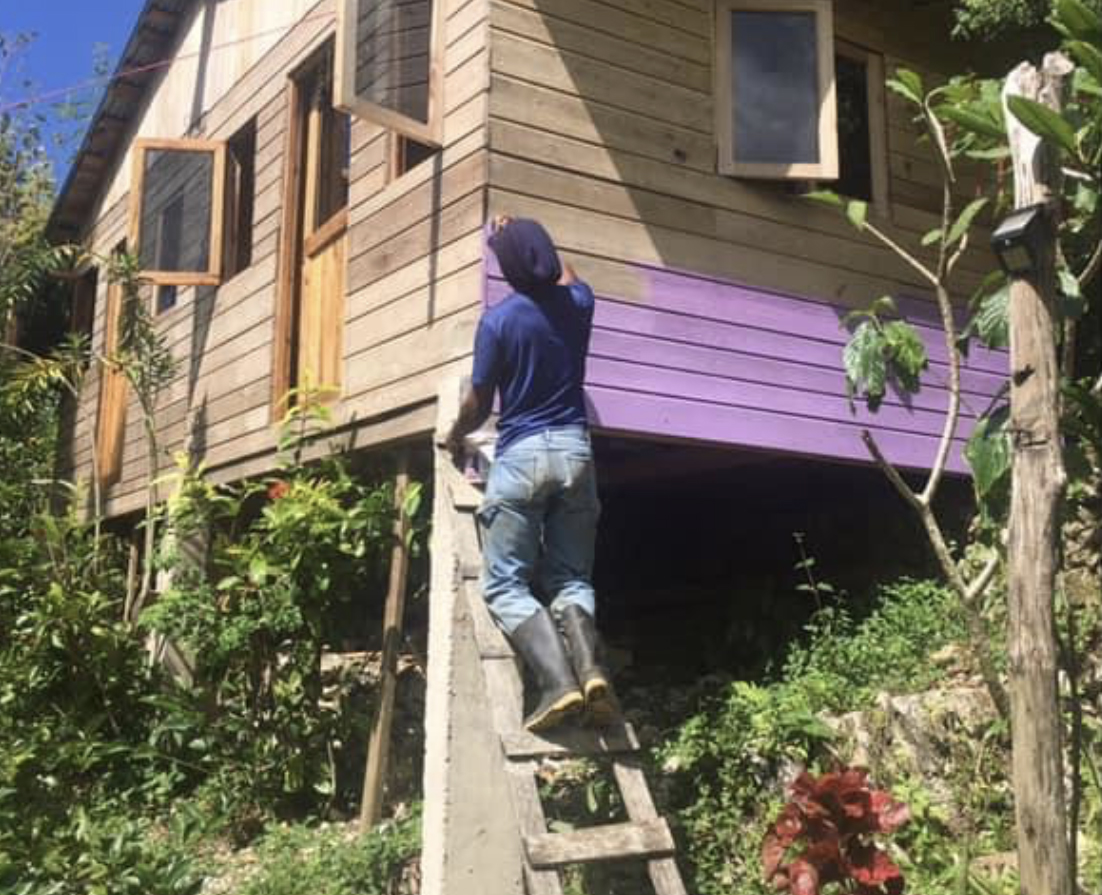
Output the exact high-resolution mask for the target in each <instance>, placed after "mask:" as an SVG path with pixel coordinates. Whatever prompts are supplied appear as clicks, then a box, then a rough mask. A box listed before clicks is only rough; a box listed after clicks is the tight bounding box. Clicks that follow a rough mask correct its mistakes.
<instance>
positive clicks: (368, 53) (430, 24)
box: [335, 0, 443, 146]
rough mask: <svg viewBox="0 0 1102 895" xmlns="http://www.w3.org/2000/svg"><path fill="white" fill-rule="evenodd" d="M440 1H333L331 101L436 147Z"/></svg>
mask: <svg viewBox="0 0 1102 895" xmlns="http://www.w3.org/2000/svg"><path fill="white" fill-rule="evenodd" d="M440 6H441V4H440V3H439V2H436V0H338V2H337V78H336V85H335V86H336V93H335V104H336V105H337V106H339V107H340V108H342V109H345V110H347V111H348V112H351V113H353V114H355V115H359V116H361V117H363V118H366V119H368V120H369V121H374V122H376V123H377V124H381V125H382V126H384V127H389V128H391V129H393V130H395V131H396V132H398V133H399V134H401V135H402V136H405V137H410V138H412V139H414V140H419V141H420V142H422V143H428V144H433V145H437V146H439V145H440V142H441V132H442V129H443V128H442V109H443V104H442V101H441V100H442V92H443V65H442V60H441V59H440V55H441V53H442V48H443V42H442V40H441V31H442V27H443V16H442V14H441V12H442V11H441V9H440Z"/></svg>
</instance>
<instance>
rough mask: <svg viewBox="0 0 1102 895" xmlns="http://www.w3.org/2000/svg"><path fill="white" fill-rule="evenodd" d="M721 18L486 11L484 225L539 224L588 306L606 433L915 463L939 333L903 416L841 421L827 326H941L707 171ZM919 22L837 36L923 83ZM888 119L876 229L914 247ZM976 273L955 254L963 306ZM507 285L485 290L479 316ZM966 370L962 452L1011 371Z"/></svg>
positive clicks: (780, 207)
mask: <svg viewBox="0 0 1102 895" xmlns="http://www.w3.org/2000/svg"><path fill="white" fill-rule="evenodd" d="M882 7H890V10H885V9H882ZM713 14H714V13H713V4H712V3H711V2H710V0H647V2H646V3H642V4H634V3H626V2H621V0H554V2H551V0H493V3H492V6H491V44H492V47H493V53H492V58H491V96H490V123H489V127H490V137H489V140H490V194H489V211H490V213H491V214H498V213H505V214H514V215H526V216H531V217H535V218H537V219H538V220H540V221H542V222H543V223H544V224H545V225H546V226H547V227H548V229H549V230H550V231H551V233H552V235H553V236H554V237H555V239H556V241H557V242H558V244H559V245H560V246H561V247H562V248H563V249H564V251H565V254H566V255H567V256H568V257H570V258H571V260H572V261H573V262H574V263H575V266H576V267H577V269H578V272H579V274H580V275H581V276H582V277H583V278H584V279H586V280H588V281H589V282H590V283H591V284H592V285H593V287H594V289H595V291H596V292H597V294H598V296H599V297H600V299H599V303H598V309H597V315H596V330H595V333H594V339H593V348H592V355H591V360H590V365H589V368H588V373H589V375H588V381H587V387H588V393H589V396H590V399H591V401H592V412H593V418H594V421H595V423H596V424H597V425H598V426H599V427H600V428H602V429H605V430H609V431H616V432H621V433H629V434H632V433H633V434H636V435H643V436H656V437H678V438H693V439H702V440H706V441H713V442H721V443H728V444H738V445H742V446H746V447H752V448H760V449H767V450H776V451H789V452H794V453H798V454H806V455H815V456H828V457H837V458H843V459H848V460H867V459H868V456H867V452H866V450H865V448H864V446H863V445H862V444H861V442H860V438H859V432H860V428H861V427H862V426H864V425H869V426H870V427H872V428H874V429H875V430H876V431H877V432H878V435H879V437H880V438H881V441H882V443H883V444H884V447H885V450H886V452H887V453H888V455H889V456H890V457H892V458H893V459H895V460H897V461H898V462H899V463H900V464H901V465H903V466H908V467H916V468H917V467H922V466H925V465H927V464H928V463H929V462H930V460H931V459H932V457H933V455H934V448H935V445H936V441H937V436H938V435H939V433H940V426H941V421H942V416H941V410H942V408H943V407H944V406H945V400H946V393H945V389H944V381H945V377H946V367H945V353H944V347H943V346H942V345H940V343H939V341H938V331H937V330H936V328H935V327H933V326H931V325H930V324H929V323H926V324H923V326H922V330H923V332H924V335H925V337H926V339H927V342H928V343H929V345H930V351H931V356H932V357H933V358H934V364H933V365H932V368H931V370H930V373H929V375H928V377H927V379H926V380H925V383H924V387H923V390H922V392H921V393H920V394H919V395H918V396H916V397H915V398H914V399H913V401H911V402H909V403H908V405H907V406H904V404H903V402H901V401H900V400H899V399H897V398H891V399H889V400H888V401H887V402H885V405H884V407H883V408H882V410H881V411H880V413H879V414H877V415H876V416H875V417H872V416H869V415H868V414H867V413H866V412H864V411H860V412H858V413H857V414H855V415H853V414H851V413H850V410H849V407H848V403H847V401H846V397H845V387H844V377H843V374H842V371H841V350H842V345H843V342H844V339H845V333H844V331H843V330H842V329H841V327H840V320H841V318H842V317H843V316H844V314H845V312H846V311H847V310H848V309H850V308H853V307H859V306H865V305H867V304H869V303H871V301H872V300H873V299H874V298H876V297H877V296H879V295H883V294H885V293H889V294H893V295H897V296H908V297H910V298H911V299H912V301H911V302H910V303H909V307H910V308H911V309H912V311H913V312H914V313H915V314H917V316H918V317H919V318H922V319H925V320H927V321H933V320H934V314H933V308H932V306H931V304H930V303H929V302H928V301H923V300H922V299H928V298H929V297H930V296H929V294H928V292H927V291H926V286H927V284H926V283H925V281H923V280H922V279H921V278H920V277H918V276H917V275H916V274H915V272H914V271H912V270H911V269H910V268H909V267H908V266H907V265H906V264H904V263H903V262H901V261H899V260H898V259H897V258H896V257H895V256H894V255H893V254H892V253H891V252H890V251H888V250H887V249H884V248H882V247H880V246H879V245H878V244H876V243H875V242H873V241H872V240H870V239H866V238H864V237H863V236H861V235H860V234H858V233H856V232H855V231H854V230H853V228H852V227H850V225H849V224H848V223H847V222H846V221H845V220H844V219H843V218H842V217H841V216H840V215H838V214H836V213H835V212H834V211H833V210H829V209H824V208H820V207H818V206H815V205H812V204H810V203H808V202H807V201H805V200H801V199H799V198H797V197H796V196H795V195H794V194H793V193H794V191H793V189H792V188H791V187H790V186H788V185H785V184H782V183H769V182H761V181H752V180H740V179H736V178H731V177H724V176H720V175H719V174H717V173H716V140H715V133H714V130H715V129H714V120H715V116H714V102H715V101H716V98H715V94H714V88H713V72H712V69H713V46H712V39H713V38H712V32H713ZM900 16H902V18H903V20H905V24H907V25H908V27H906V28H901V27H899V26H900V24H901V21H900ZM928 19H929V15H925V16H924V14H922V13H915V12H913V11H908V10H907V9H906V8H905V5H904V4H901V3H894V4H886V3H879V4H875V3H870V2H868V0H839V2H837V3H835V25H836V27H835V33H836V37H837V38H838V39H840V40H845V41H846V42H847V43H850V44H853V45H856V46H859V47H863V48H866V49H868V50H871V51H873V52H876V53H881V54H883V56H884V67H885V70H886V71H887V72H889V73H890V72H891V71H893V70H894V69H895V68H896V67H897V66H900V65H906V66H908V67H911V68H916V69H918V70H920V71H924V72H926V73H928V72H929V71H931V70H932V69H933V68H934V65H933V62H934V61H938V60H934V59H932V58H931V57H930V56H929V55H928V54H929V52H931V51H930V50H927V49H925V47H926V46H932V47H935V48H937V47H940V44H938V43H933V42H931V41H928V40H924V39H923V38H924V37H927V36H929V35H931V34H932V33H933V32H932V31H931V27H932V26H931V24H930V22H929V21H928ZM900 34H902V35H903V36H902V37H900ZM942 43H944V42H942ZM935 52H941V51H940V50H935ZM949 52H951V51H949ZM940 61H941V62H942V63H945V61H946V60H945V58H944V57H943V58H942V59H941V60H940ZM884 113H885V114H884V120H885V121H884V123H885V131H886V133H885V134H884V138H885V139H884V144H885V147H886V153H887V157H886V158H885V159H884V160H883V161H884V170H885V172H886V179H887V188H888V196H887V197H886V201H885V202H884V203H883V204H882V207H883V208H886V210H887V213H886V215H884V214H880V215H877V214H876V212H875V211H870V216H873V219H874V220H875V221H876V223H877V224H878V226H880V227H881V228H882V229H884V230H885V231H887V232H888V233H889V234H890V235H892V236H893V237H894V238H896V239H897V240H900V241H902V242H904V243H905V244H908V245H912V246H917V243H918V239H919V237H920V236H921V234H922V233H924V232H925V231H926V230H928V229H930V228H932V227H934V226H936V225H937V223H938V221H937V218H936V217H935V215H934V214H933V213H932V212H933V211H934V210H935V209H937V208H939V207H940V180H939V179H938V177H937V174H936V168H935V165H934V162H933V159H932V158H931V157H930V156H929V154H928V152H927V151H926V150H925V149H924V148H923V147H921V146H918V145H916V144H915V136H916V133H915V130H914V125H913V123H912V121H911V117H912V116H911V114H910V111H909V110H908V109H907V108H906V107H905V106H904V105H903V103H902V101H900V100H898V99H897V98H895V97H894V95H891V96H890V97H889V98H886V99H884ZM965 180H967V178H965ZM971 189H972V185H971V184H966V183H965V182H962V184H961V185H960V187H959V190H960V193H961V194H962V197H963V196H965V195H968V194H969V191H970V190H971ZM989 269H990V258H989V257H988V256H987V255H986V253H985V252H984V253H981V252H976V253H973V254H972V255H970V256H968V257H967V258H966V259H965V260H964V262H963V264H962V268H961V275H960V277H959V283H958V285H959V287H960V289H961V294H960V295H959V296H957V298H958V299H959V298H963V297H964V296H965V295H967V294H968V292H969V291H970V290H971V289H972V288H973V287H974V286H975V285H976V284H977V283H978V281H979V279H980V278H981V277H982V275H983V273H985V272H986V271H987V270H989ZM504 288H505V287H504V284H502V283H501V282H500V280H498V279H495V278H493V277H492V278H491V280H490V289H489V296H490V300H496V299H497V298H499V297H500V295H501V292H502V290H503V289H504ZM969 364H970V367H969V370H968V372H967V373H966V376H965V386H966V392H967V394H966V396H965V398H966V404H965V425H964V426H963V427H962V429H961V434H962V435H964V434H966V433H967V431H968V429H969V422H968V421H969V419H973V418H974V417H975V414H976V413H977V412H978V411H982V410H983V409H985V408H986V406H987V403H988V400H989V399H990V397H991V395H992V394H994V392H995V390H996V389H997V388H998V386H999V384H1000V383H1001V374H1002V373H1003V372H1004V371H1005V362H1004V360H1003V358H1001V357H999V356H991V355H987V354H981V355H976V354H974V355H973V356H972V358H970V360H969ZM959 447H960V445H959V439H958V445H957V446H956V450H955V451H954V453H953V466H954V468H955V469H961V468H962V466H961V458H960V454H959Z"/></svg>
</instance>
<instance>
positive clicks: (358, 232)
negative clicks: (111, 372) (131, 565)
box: [74, 0, 489, 515]
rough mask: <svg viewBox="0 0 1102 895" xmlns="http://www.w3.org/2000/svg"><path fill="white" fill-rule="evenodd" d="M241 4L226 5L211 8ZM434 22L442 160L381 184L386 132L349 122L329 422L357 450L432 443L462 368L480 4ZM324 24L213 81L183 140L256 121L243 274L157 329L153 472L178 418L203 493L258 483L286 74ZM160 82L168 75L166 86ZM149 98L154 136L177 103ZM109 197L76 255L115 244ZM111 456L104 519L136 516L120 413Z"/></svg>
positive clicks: (136, 466)
mask: <svg viewBox="0 0 1102 895" xmlns="http://www.w3.org/2000/svg"><path fill="white" fill-rule="evenodd" d="M254 2H255V0H229V2H227V3H224V4H221V5H220V8H221V7H222V6H225V7H232V6H234V4H236V3H254ZM445 9H446V13H447V19H446V45H447V46H446V54H445V68H446V71H447V78H446V83H445V108H446V117H445V125H444V127H445V130H444V149H443V151H442V152H441V153H440V154H439V155H438V156H437V157H436V158H435V159H434V160H433V161H430V162H428V163H426V164H424V165H421V166H418V167H416V168H414V169H413V170H412V171H410V172H409V173H407V174H406V175H404V176H402V177H400V178H398V179H393V180H392V179H391V175H390V174H389V172H388V170H387V159H388V152H387V141H388V137H387V134H386V133H385V131H383V130H382V129H381V128H378V127H377V126H375V125H372V124H371V123H369V122H366V121H362V120H358V119H353V123H352V157H351V162H350V171H351V181H352V182H351V190H350V208H349V229H348V237H347V239H348V268H347V275H348V276H347V279H348V282H347V287H348V288H347V293H346V297H345V303H344V304H345V314H346V316H345V327H344V344H343V346H342V349H341V364H342V366H343V371H342V372H343V384H344V399H343V400H342V401H340V402H339V403H337V404H336V405H334V406H333V408H332V409H333V412H334V415H335V417H336V422H337V424H338V426H342V427H343V428H344V429H345V430H346V431H347V437H348V439H349V443H350V444H354V445H356V446H366V445H369V444H373V443H377V442H380V441H387V440H393V439H395V438H403V437H408V436H409V435H411V434H414V433H424V432H427V431H429V430H430V429H431V426H432V424H433V422H434V411H433V409H432V407H431V402H432V400H433V398H434V397H435V394H436V391H437V388H438V383H439V380H440V377H441V376H442V375H445V374H448V373H452V372H455V373H458V372H459V370H460V369H461V368H463V367H464V366H465V365H466V363H467V361H466V360H465V358H466V357H467V356H468V355H469V352H470V342H471V337H472V333H473V324H474V321H475V320H476V318H477V314H478V309H479V307H480V302H481V297H482V295H483V293H484V283H483V273H482V267H481V257H482V248H481V239H480V236H479V233H480V228H481V224H482V220H483V215H484V206H485V178H486V150H485V142H486V127H485V120H486V116H487V112H488V101H487V95H486V91H487V88H488V77H487V72H488V67H489V66H488V50H487V46H486V39H487V34H488V26H487V20H488V6H487V4H486V0H446V3H445ZM331 12H332V0H323V2H321V3H317V4H316V5H312V6H310V7H309V8H305V11H304V12H302V13H300V15H301V20H300V21H299V22H298V23H297V24H295V25H293V26H292V27H289V28H288V29H287V30H286V31H285V33H283V35H282V36H281V37H279V39H278V40H275V41H274V42H270V43H269V44H268V46H269V49H268V52H267V53H266V54H264V55H263V56H260V57H258V58H257V61H256V63H255V64H254V65H253V66H252V67H251V68H249V69H248V70H247V71H245V72H244V73H243V74H242V73H241V72H240V71H238V70H237V69H233V68H232V67H231V68H228V69H226V72H229V73H230V74H229V75H226V76H230V75H232V77H234V78H235V80H234V81H233V83H231V84H225V83H219V84H214V83H208V85H207V88H206V89H207V91H208V93H207V94H206V95H209V96H212V97H215V98H216V101H214V103H213V105H211V106H210V107H209V108H205V109H204V110H203V114H202V125H203V126H202V129H201V133H195V134H193V135H194V136H202V137H203V138H204V139H214V140H225V139H228V138H229V137H230V136H232V135H233V134H234V133H235V132H236V131H237V130H238V129H239V128H240V127H241V126H242V125H244V124H245V123H246V122H247V121H249V120H250V119H251V118H253V117H255V119H256V154H257V155H256V186H255V205H254V215H253V233H252V235H253V255H252V264H251V266H250V267H248V268H247V269H245V270H243V271H241V272H240V273H238V274H237V275H236V276H234V277H233V278H232V279H231V280H229V281H227V282H224V283H223V284H222V285H221V286H219V287H217V288H214V287H198V288H181V289H180V291H179V295H178V303H177V306H176V307H175V308H173V309H171V310H169V311H167V312H165V313H163V314H161V315H160V316H159V317H158V320H157V325H158V327H159V328H160V329H161V331H162V332H163V333H164V335H165V337H166V340H167V342H168V344H169V346H170V347H171V349H172V352H173V354H174V356H175V357H176V358H177V360H178V361H179V363H180V375H179V376H178V377H177V379H176V380H175V381H174V382H173V383H172V384H171V385H170V386H169V387H168V388H167V389H166V391H165V394H164V396H163V398H162V401H161V405H160V408H159V411H158V424H159V429H160V434H161V439H162V443H163V445H164V447H165V449H166V450H165V456H164V460H163V462H164V467H165V468H167V467H168V466H169V464H170V460H169V457H170V456H171V453H172V452H173V451H177V450H179V449H180V448H181V447H182V445H183V442H184V436H185V430H186V428H187V426H188V424H189V423H188V421H189V419H194V420H196V421H197V423H198V430H197V435H198V442H199V445H200V448H201V451H202V455H203V459H204V461H205V463H206V464H207V467H208V469H209V470H210V471H211V475H212V477H213V478H215V479H216V480H227V479H232V478H235V477H239V476H242V475H254V474H257V473H261V472H264V471H266V470H270V469H271V468H272V465H273V462H274V447H275V429H274V426H273V419H272V410H271V402H270V392H271V372H272V362H273V358H272V338H273V332H274V330H273V326H274V318H273V314H274V308H275V297H276V296H275V283H276V279H277V276H278V268H279V259H278V253H279V229H280V223H281V200H282V187H283V154H284V151H285V136H286V128H287V121H288V114H289V113H288V109H287V107H286V103H287V90H286V85H287V79H288V76H289V75H290V73H291V72H293V71H294V70H295V69H296V68H297V67H299V66H300V65H301V64H302V63H303V62H304V61H305V60H306V59H307V58H308V57H309V55H310V54H311V53H313V52H314V51H315V50H316V49H317V48H318V47H319V46H321V44H322V43H323V41H324V40H325V39H326V38H327V36H328V35H330V34H331V33H332V29H333V18H332V16H331V15H330V14H329V13H331ZM227 15H230V14H229V13H227ZM239 15H244V13H239ZM214 43H215V50H214V52H213V54H212V56H211V60H210V64H209V65H208V67H207V72H208V78H214V77H215V75H217V73H218V72H219V71H221V69H220V68H219V67H218V65H216V64H215V62H214V60H215V57H216V56H217V53H218V52H219V51H218V50H217V42H214ZM222 76H223V75H218V77H222ZM173 78H174V75H173V74H172V72H171V71H170V72H169V73H168V74H167V75H166V78H165V83H166V84H167V83H173ZM164 90H165V88H164V87H163V86H162V90H160V91H157V92H156V93H155V94H154V96H153V97H152V98H151V100H150V108H149V110H147V112H146V114H145V116H144V119H143V120H145V121H156V122H161V125H160V126H163V127H167V125H165V124H164V123H163V122H164V121H165V120H168V119H166V118H165V115H166V114H167V113H165V112H163V111H158V110H159V109H160V107H161V106H162V105H163V104H165V103H171V102H174V101H178V96H177V93H178V91H177V90H175V89H173V90H171V91H168V92H164ZM170 117H171V116H170ZM180 132H181V131H180V130H177V131H176V132H172V131H162V132H155V133H152V134H148V135H149V136H156V137H170V136H179V135H180ZM127 170H128V169H127ZM118 184H121V188H118V187H117V186H112V188H111V191H110V192H111V193H112V197H111V201H110V202H107V201H104V202H103V203H101V205H102V208H103V210H102V212H101V213H100V214H99V217H98V219H97V220H96V221H95V223H94V224H93V225H92V226H91V227H90V228H89V230H88V234H87V242H88V244H89V245H91V246H92V247H93V248H94V249H95V250H97V251H99V252H106V251H107V250H108V249H109V248H110V247H112V246H113V245H115V244H116V243H118V242H119V241H120V240H121V239H122V238H123V237H124V236H125V228H126V216H127V207H128V206H127V202H128V198H129V197H128V194H127V193H126V192H125V189H126V186H127V184H126V183H125V182H124V181H118ZM105 195H106V194H105ZM105 288H106V286H105V282H104V279H103V278H102V277H101V278H100V287H99V290H100V293H101V294H100V299H99V301H98V302H97V308H98V309H101V308H103V306H104V305H105V302H104V300H103V296H104V290H105ZM97 315H98V316H97V320H96V322H95V327H94V334H93V340H94V344H95V345H96V346H102V344H103V338H104V321H103V313H102V311H101V310H98V311H97ZM98 378H99V375H98V373H97V372H95V371H93V373H92V375H91V376H90V381H89V384H88V388H87V389H86V391H85V394H84V396H83V400H82V402H81V405H80V408H79V411H78V414H77V422H76V434H75V437H74V445H75V450H74V465H75V470H76V473H77V474H78V475H79V476H81V477H83V478H87V476H88V474H89V471H90V465H91V458H90V454H91V450H90V438H91V432H92V431H93V429H94V424H95V419H96V413H97V408H96V404H97V401H96V398H95V396H96V395H97V394H98V392H99V387H98ZM124 442H125V444H124V449H123V469H122V476H121V479H120V481H119V482H118V483H117V484H116V485H115V486H114V487H112V488H111V489H110V491H109V493H108V495H107V498H108V499H107V512H108V513H109V514H110V515H117V514H120V513H125V512H128V511H130V510H133V509H136V508H137V507H139V506H140V505H141V500H142V488H143V486H144V482H145V478H146V466H147V462H146V458H145V451H144V446H143V443H142V434H141V426H140V415H139V413H138V411H137V407H136V404H134V403H133V399H131V405H130V408H129V413H128V415H127V426H126V433H125V438H124Z"/></svg>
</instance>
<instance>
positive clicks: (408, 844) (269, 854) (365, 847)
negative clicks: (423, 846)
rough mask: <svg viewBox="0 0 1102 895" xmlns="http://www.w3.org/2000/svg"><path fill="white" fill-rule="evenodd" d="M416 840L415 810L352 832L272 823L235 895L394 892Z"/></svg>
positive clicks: (414, 850) (417, 818)
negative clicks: (255, 867) (255, 870)
mask: <svg viewBox="0 0 1102 895" xmlns="http://www.w3.org/2000/svg"><path fill="white" fill-rule="evenodd" d="M420 842H421V837H420V812H419V811H417V810H415V811H414V812H413V813H412V814H411V815H410V816H408V817H406V818H404V819H403V820H400V821H397V822H388V823H385V824H383V825H381V826H378V827H375V828H374V829H373V830H371V831H370V832H367V833H363V834H361V835H359V836H355V837H349V836H348V834H347V832H345V831H343V830H341V829H337V828H332V827H328V828H327V827H320V828H318V827H308V826H287V827H278V828H275V829H273V830H272V831H271V832H270V833H269V834H267V835H266V836H265V837H264V839H263V840H262V841H261V843H260V845H259V848H258V851H259V856H260V864H261V866H262V868H263V869H262V870H261V872H260V873H259V874H257V875H256V876H254V877H253V878H251V879H250V880H248V882H246V883H245V884H244V885H243V886H242V887H241V888H240V889H239V890H238V891H239V895H300V893H303V892H309V893H311V895H398V893H399V892H402V891H403V890H402V889H401V888H400V883H401V880H402V872H403V870H404V869H406V868H407V867H408V866H409V865H410V862H411V860H412V859H413V858H414V857H415V856H416V855H417V854H418V852H419V850H420Z"/></svg>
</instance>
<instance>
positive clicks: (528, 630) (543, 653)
mask: <svg viewBox="0 0 1102 895" xmlns="http://www.w3.org/2000/svg"><path fill="white" fill-rule="evenodd" d="M510 640H511V641H512V643H513V646H514V647H515V648H516V650H517V652H518V653H520V655H521V658H523V659H524V662H525V664H526V665H527V666H528V667H529V668H530V669H531V670H532V672H533V674H534V675H535V677H536V681H537V682H538V684H539V700H538V703H537V705H536V708H535V710H534V711H533V712H532V713H531V714H530V715H529V716H528V717H527V718H525V719H524V727H525V729H527V730H529V731H531V732H532V733H536V732H538V731H541V730H547V729H548V728H551V727H554V726H556V725H557V724H560V723H562V722H563V721H564V720H566V719H567V718H568V717H570V716H571V715H575V714H577V713H578V712H580V711H581V710H582V708H583V706H584V705H585V699H584V697H583V696H582V692H581V690H580V689H579V688H578V681H577V680H576V679H575V677H574V672H573V670H572V669H571V667H570V659H569V657H568V656H567V655H566V649H565V647H564V646H563V642H562V638H561V637H560V636H559V631H558V629H557V628H556V627H555V622H554V620H553V619H552V618H551V613H549V612H548V611H547V610H546V609H540V610H539V612H537V613H536V614H535V615H533V616H532V617H531V618H528V619H526V620H525V621H524V622H522V623H521V625H520V627H519V628H517V629H516V630H515V631H514V632H513V635H512V637H510Z"/></svg>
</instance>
